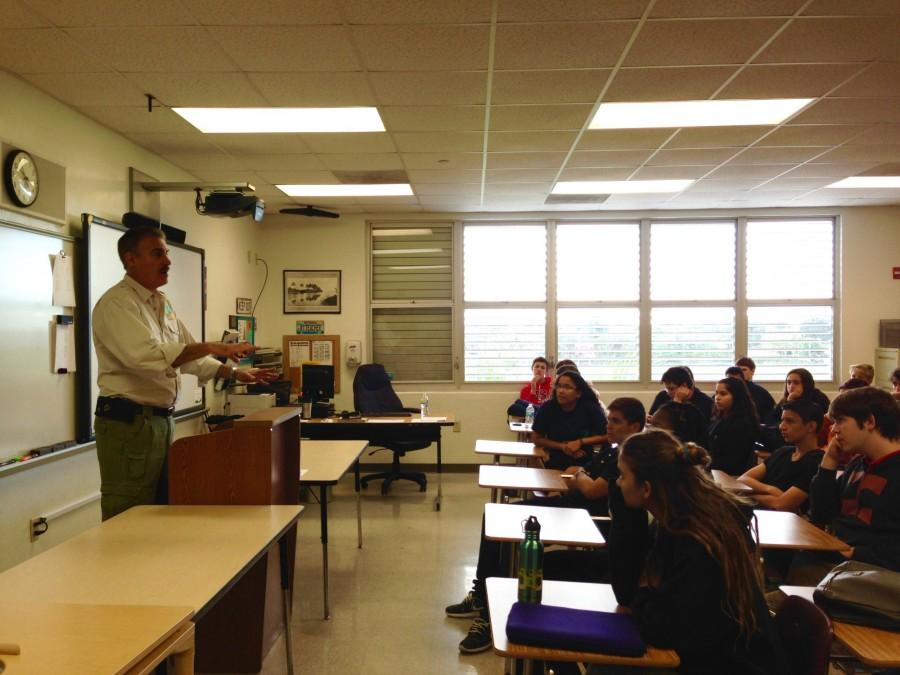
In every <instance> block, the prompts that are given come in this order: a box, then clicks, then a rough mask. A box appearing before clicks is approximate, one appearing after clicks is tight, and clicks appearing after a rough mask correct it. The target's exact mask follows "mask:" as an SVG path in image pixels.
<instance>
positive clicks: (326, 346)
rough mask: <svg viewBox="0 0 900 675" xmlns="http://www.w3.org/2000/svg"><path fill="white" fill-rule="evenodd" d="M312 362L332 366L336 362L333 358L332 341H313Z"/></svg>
mask: <svg viewBox="0 0 900 675" xmlns="http://www.w3.org/2000/svg"><path fill="white" fill-rule="evenodd" d="M312 360H313V361H318V362H319V363H324V364H325V365H327V366H330V365H331V364H332V363H334V361H333V360H332V357H331V341H330V340H313V343H312Z"/></svg>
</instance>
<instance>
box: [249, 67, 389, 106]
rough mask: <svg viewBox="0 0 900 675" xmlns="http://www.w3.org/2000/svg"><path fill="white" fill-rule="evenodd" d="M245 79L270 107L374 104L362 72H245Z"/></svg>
mask: <svg viewBox="0 0 900 675" xmlns="http://www.w3.org/2000/svg"><path fill="white" fill-rule="evenodd" d="M247 78H248V79H249V81H250V82H251V83H252V84H253V85H254V86H255V87H256V89H258V90H259V92H260V93H261V94H262V95H263V96H264V97H265V99H266V102H267V103H268V104H269V105H273V106H285V107H298V108H303V107H310V108H315V107H322V108H327V107H346V106H371V105H375V104H376V99H375V96H374V94H373V93H372V90H371V88H370V87H369V83H368V82H367V81H366V76H365V75H364V74H363V73H353V72H336V73H248V74H247Z"/></svg>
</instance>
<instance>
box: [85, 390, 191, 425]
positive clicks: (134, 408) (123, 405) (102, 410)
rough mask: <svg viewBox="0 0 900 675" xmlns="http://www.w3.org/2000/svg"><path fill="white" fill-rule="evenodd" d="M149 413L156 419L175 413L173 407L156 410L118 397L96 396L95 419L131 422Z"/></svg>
mask: <svg viewBox="0 0 900 675" xmlns="http://www.w3.org/2000/svg"><path fill="white" fill-rule="evenodd" d="M145 412H149V413H150V414H151V415H156V416H157V417H171V416H172V413H173V412H175V406H172V407H171V408H157V407H156V406H152V405H141V404H140V403H135V402H134V401H129V400H128V399H127V398H121V397H119V396H98V397H97V407H96V408H95V410H94V414H95V415H96V416H97V417H105V418H106V419H110V420H118V421H120V422H133V421H134V418H135V417H136V416H138V415H143V414H145Z"/></svg>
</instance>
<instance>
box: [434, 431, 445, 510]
mask: <svg viewBox="0 0 900 675" xmlns="http://www.w3.org/2000/svg"><path fill="white" fill-rule="evenodd" d="M437 473H438V493H437V497H435V498H434V510H435V511H440V510H441V497H442V496H443V493H442V492H441V487H442V486H441V428H440V427H438V437H437Z"/></svg>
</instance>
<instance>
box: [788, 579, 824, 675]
mask: <svg viewBox="0 0 900 675" xmlns="http://www.w3.org/2000/svg"><path fill="white" fill-rule="evenodd" d="M775 627H776V629H777V630H778V635H779V637H780V638H781V643H782V645H783V646H784V651H785V654H786V656H787V659H788V662H789V664H790V666H791V672H792V673H794V675H828V660H829V654H830V652H831V637H832V633H831V621H830V620H829V619H828V616H827V615H826V614H825V612H823V611H822V610H821V609H819V608H818V607H816V606H815V605H814V604H813V603H811V602H810V601H809V600H807V599H806V598H801V597H800V596H798V595H789V596H788V597H787V598H786V599H785V601H784V603H783V604H782V605H781V607H780V608H779V609H778V613H777V614H776V615H775Z"/></svg>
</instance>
